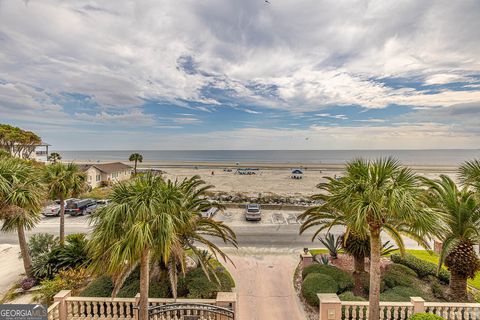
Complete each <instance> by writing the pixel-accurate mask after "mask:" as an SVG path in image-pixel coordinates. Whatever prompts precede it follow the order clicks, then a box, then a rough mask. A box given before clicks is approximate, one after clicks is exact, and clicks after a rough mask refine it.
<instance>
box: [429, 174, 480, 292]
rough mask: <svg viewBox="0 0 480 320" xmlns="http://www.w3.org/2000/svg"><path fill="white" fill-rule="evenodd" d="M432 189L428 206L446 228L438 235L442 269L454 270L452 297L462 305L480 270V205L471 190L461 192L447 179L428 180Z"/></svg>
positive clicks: (451, 283) (462, 189)
mask: <svg viewBox="0 0 480 320" xmlns="http://www.w3.org/2000/svg"><path fill="white" fill-rule="evenodd" d="M424 182H425V184H426V186H428V190H427V195H426V203H427V204H428V205H429V206H431V207H432V208H434V209H435V210H437V211H438V212H440V213H441V214H443V215H444V219H443V221H444V224H445V226H444V228H443V229H442V231H441V232H439V233H438V234H437V237H438V238H439V239H441V241H442V242H443V246H442V251H441V252H440V259H439V266H438V267H439V269H440V268H441V266H442V264H445V265H446V266H447V268H448V270H450V273H451V276H450V295H451V298H452V299H454V300H458V301H465V300H466V299H467V279H468V278H472V279H473V278H474V277H475V273H476V272H478V271H479V270H480V260H479V259H478V256H477V254H476V253H475V251H474V247H473V246H474V244H475V243H478V242H479V241H480V201H479V199H478V198H477V197H476V195H475V193H474V191H473V190H471V189H469V188H468V187H463V188H461V189H459V188H458V187H457V185H456V184H455V182H454V181H453V180H452V179H451V178H450V177H447V176H445V175H441V176H440V179H439V180H429V179H424Z"/></svg>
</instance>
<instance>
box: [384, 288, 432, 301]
mask: <svg viewBox="0 0 480 320" xmlns="http://www.w3.org/2000/svg"><path fill="white" fill-rule="evenodd" d="M424 296H425V294H424V293H423V291H422V290H421V289H418V288H412V287H403V286H398V287H394V288H392V289H388V290H386V291H385V292H383V293H381V294H380V300H381V301H393V302H401V301H405V302H408V301H410V297H422V298H424Z"/></svg>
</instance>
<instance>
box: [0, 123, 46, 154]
mask: <svg viewBox="0 0 480 320" xmlns="http://www.w3.org/2000/svg"><path fill="white" fill-rule="evenodd" d="M41 142H42V139H40V137H39V136H37V135H36V134H35V133H33V132H31V131H25V130H22V129H20V128H18V127H14V126H11V125H8V124H0V149H4V150H6V151H7V152H9V153H10V154H11V155H13V156H16V157H19V158H24V159H29V158H30V156H31V154H32V153H33V152H34V151H35V145H37V144H39V143H41Z"/></svg>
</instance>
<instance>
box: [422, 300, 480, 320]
mask: <svg viewBox="0 0 480 320" xmlns="http://www.w3.org/2000/svg"><path fill="white" fill-rule="evenodd" d="M425 312H428V313H433V314H436V315H438V316H440V317H443V318H445V319H447V320H457V319H458V320H478V319H480V304H478V303H454V302H425Z"/></svg>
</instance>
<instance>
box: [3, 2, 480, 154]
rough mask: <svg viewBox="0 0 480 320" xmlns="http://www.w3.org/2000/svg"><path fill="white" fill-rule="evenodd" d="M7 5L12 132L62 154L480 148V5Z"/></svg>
mask: <svg viewBox="0 0 480 320" xmlns="http://www.w3.org/2000/svg"><path fill="white" fill-rule="evenodd" d="M269 2H270V3H267V2H265V1H264V0H202V1H199V0H180V1H179V0H135V1H134V0H129V1H126V0H101V1H89V0H81V1H80V0H69V1H63V0H0V123H8V124H12V125H15V126H20V127H22V128H24V129H28V130H32V131H34V132H36V133H37V134H39V135H40V136H41V137H42V139H43V140H44V141H45V142H47V143H50V144H52V145H53V148H54V149H57V150H98V149H124V150H135V149H138V150H142V149H434V148H442V149H449V148H480V146H479V145H480V143H479V142H480V32H479V30H480V1H477V0H458V1H451V0H449V1H443V0H435V1H433V0H422V1H418V0H402V1H385V0H376V1H368V0H364V1H355V0H328V1H326V0H295V1H292V0H269Z"/></svg>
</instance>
